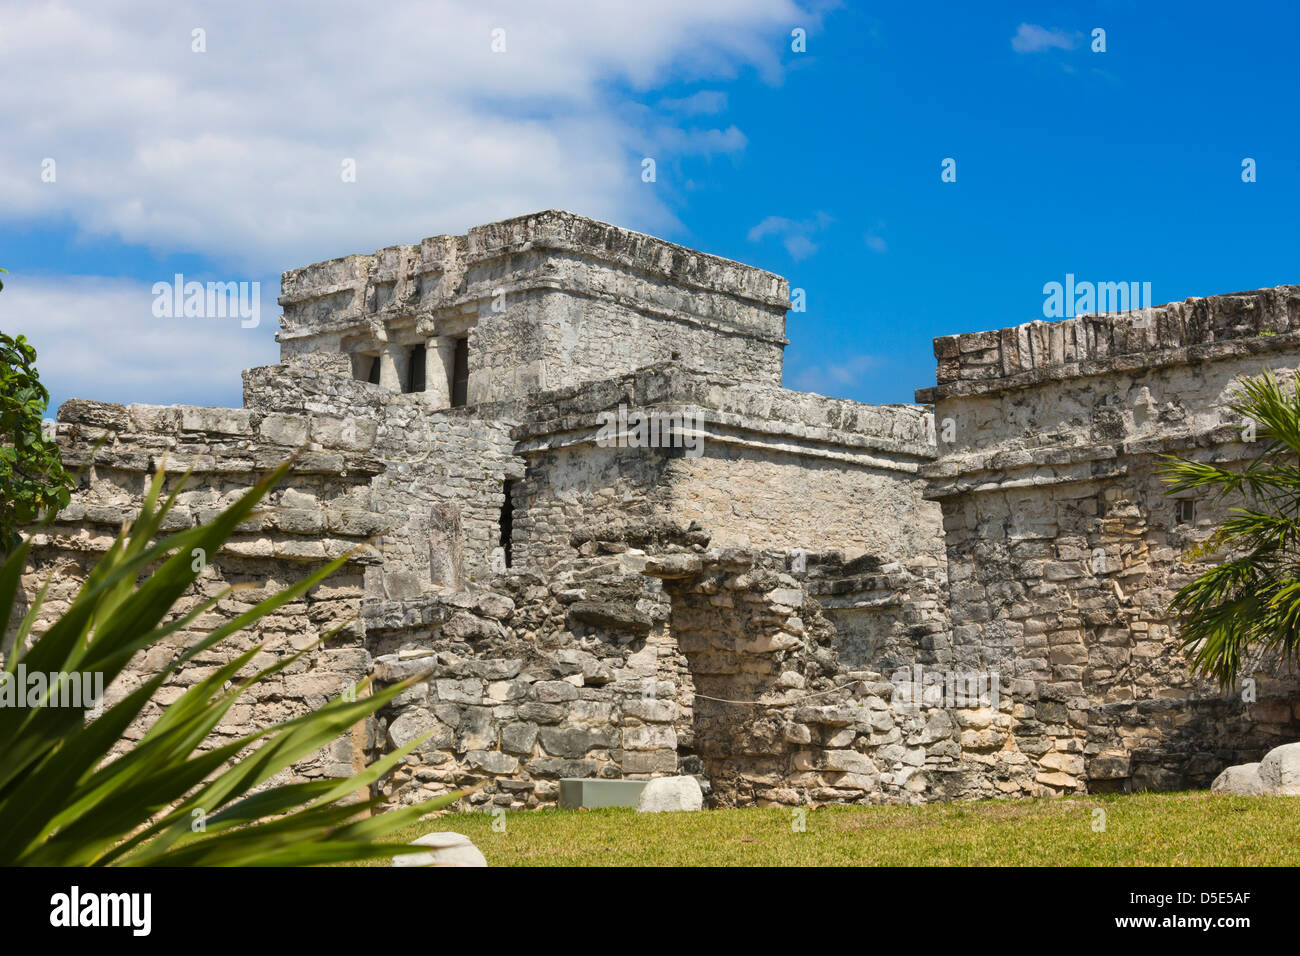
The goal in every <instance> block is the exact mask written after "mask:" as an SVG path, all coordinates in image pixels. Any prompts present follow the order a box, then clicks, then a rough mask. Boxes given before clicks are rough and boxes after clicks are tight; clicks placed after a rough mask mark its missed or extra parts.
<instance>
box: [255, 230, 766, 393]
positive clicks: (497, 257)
mask: <svg viewBox="0 0 1300 956" xmlns="http://www.w3.org/2000/svg"><path fill="white" fill-rule="evenodd" d="M282 291H283V294H282V296H281V298H280V303H281V305H283V306H284V317H283V320H282V322H281V331H280V333H279V340H280V343H281V355H282V358H283V359H284V360H286V361H288V360H291V359H293V358H295V357H298V356H301V355H305V354H309V353H312V352H331V353H346V354H349V355H362V356H364V357H365V359H366V362H365V364H366V367H367V368H368V363H369V360H370V358H371V357H374V356H384V357H385V358H384V361H383V363H382V365H383V376H384V382H383V384H384V386H385V387H386V388H387V389H388V390H390V391H400V390H401V380H402V376H403V374H404V372H403V368H404V364H403V363H404V362H405V361H406V358H405V356H407V354H408V350H409V349H410V348H411V347H412V346H416V345H422V344H423V345H426V346H427V347H428V352H427V355H428V359H427V361H428V365H427V368H428V370H429V371H428V375H427V380H428V387H429V389H430V392H431V394H437V395H438V398H437V399H436V401H437V403H438V404H440V405H447V404H450V401H449V400H448V398H447V393H446V390H445V378H446V372H445V370H444V369H445V364H446V362H447V361H448V352H447V349H448V348H449V347H452V346H453V345H454V340H455V339H456V338H461V337H468V348H469V352H468V357H469V379H468V402H469V404H476V403H481V402H486V401H501V400H509V399H517V398H520V397H522V396H523V395H525V394H526V393H527V392H528V391H531V390H536V389H539V388H541V389H547V388H550V389H553V388H558V387H562V386H565V385H570V384H574V383H577V382H582V381H590V380H593V379H599V378H605V377H607V376H609V375H611V374H618V373H620V372H625V371H631V370H632V369H635V368H638V367H640V366H643V365H647V364H651V363H653V362H658V361H664V360H669V359H674V358H676V359H678V360H682V361H687V362H690V363H692V364H695V365H698V366H700V367H704V368H713V369H719V370H724V371H727V372H729V373H731V374H734V375H737V376H740V377H742V378H745V379H748V380H751V381H757V382H763V383H767V384H771V385H779V384H780V381H781V365H782V353H783V350H784V347H785V344H786V340H785V311H786V309H787V308H788V304H789V302H788V300H789V288H788V286H787V284H786V282H785V280H784V279H782V278H781V277H779V276H776V275H773V274H772V273H769V272H764V271H762V270H760V269H754V268H752V267H750V266H744V265H741V264H739V263H736V262H731V261H729V260H726V259H720V258H718V257H716V256H710V255H706V254H704V253H700V252H696V251H694V250H690V249H685V248H683V247H681V246H677V245H673V244H672V243H668V242H664V241H662V240H659V239H655V238H652V237H650V236H646V235H642V234H641V233H635V232H631V231H629V230H626V229H620V228H618V227H616V226H612V225H609V224H607V223H601V222H596V221H594V220H591V219H586V218H583V217H581V216H575V215H573V214H571V213H566V212H559V211H554V210H552V211H547V212H542V213H536V214H534V215H530V216H521V217H519V218H516V219H510V220H506V221H504V222H498V223H491V224H489V225H485V226H479V227H476V228H474V229H471V230H469V232H468V233H467V235H465V236H437V237H433V238H430V239H425V240H423V241H422V242H421V243H419V244H416V245H409V246H392V247H389V248H386V249H381V250H379V251H378V252H376V253H375V254H374V255H370V256H347V257H345V258H342V259H334V260H330V261H328V262H322V263H316V264H314V265H311V266H306V267H304V268H301V269H294V270H291V271H289V272H286V273H284V276H283V278H282ZM440 350H441V351H440ZM453 350H454V349H453ZM438 363H443V364H442V365H440V364H438ZM354 374H360V363H359V364H358V365H357V366H356V367H354ZM361 377H364V376H361ZM440 378H441V380H442V384H441V385H440V384H439V381H440Z"/></svg>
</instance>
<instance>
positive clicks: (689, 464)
mask: <svg viewBox="0 0 1300 956" xmlns="http://www.w3.org/2000/svg"><path fill="white" fill-rule="evenodd" d="M620 406H622V407H625V408H627V409H628V410H629V411H632V412H638V413H644V414H647V415H656V416H665V417H666V416H673V415H677V416H686V420H687V421H689V422H690V423H691V424H690V425H689V426H688V429H687V430H688V431H689V432H690V435H689V440H684V441H682V442H681V443H680V444H679V445H677V446H676V447H636V446H635V443H634V442H628V444H629V445H630V446H631V447H609V445H608V438H607V437H606V438H604V439H602V437H601V433H602V425H601V423H602V419H601V417H600V416H601V415H602V414H604V413H611V414H612V413H614V412H616V411H617V410H618V408H619V407H620ZM513 435H514V437H515V439H516V440H517V442H518V444H517V447H516V451H517V453H518V454H519V455H520V456H521V457H522V458H523V459H524V460H525V461H526V462H527V463H528V466H527V470H526V473H525V476H524V480H523V481H522V482H521V483H520V485H519V486H518V487H517V489H516V501H515V514H516V518H515V529H516V530H515V551H516V554H517V556H518V558H519V560H520V561H521V562H523V563H525V564H527V565H528V566H531V567H535V568H544V567H546V566H547V564H548V562H554V561H556V560H558V559H559V558H561V557H563V556H564V555H565V553H566V547H567V543H568V539H569V538H570V536H571V535H572V534H573V532H574V531H575V530H576V529H577V528H580V527H582V526H584V525H586V524H587V523H589V522H592V521H596V520H598V519H602V518H603V520H605V521H607V522H619V521H623V520H633V521H636V520H641V519H645V518H651V517H659V518H665V519H672V520H679V521H692V520H693V521H697V522H698V523H699V524H700V525H701V526H703V527H704V528H706V529H707V530H708V532H709V533H710V534H711V535H712V537H713V540H714V543H715V544H717V545H721V546H735V547H751V546H753V547H764V548H766V547H772V548H792V547H806V548H816V549H818V550H829V549H834V548H839V549H843V550H845V551H847V552H849V553H851V554H855V555H856V554H863V553H866V552H868V551H871V552H873V553H888V554H891V555H893V556H895V558H897V559H899V560H903V561H907V562H911V561H914V560H917V559H921V560H923V561H924V562H925V563H928V564H929V566H931V567H935V566H937V565H938V563H939V561H940V559H941V556H942V547H941V542H940V513H939V509H938V508H936V507H935V506H934V505H933V504H932V503H930V502H928V501H926V500H925V499H924V498H923V497H922V494H921V492H922V485H921V482H920V481H919V480H918V478H917V469H918V468H919V466H920V465H921V464H922V463H924V462H928V461H929V460H930V459H931V458H932V457H933V447H934V446H933V436H932V435H931V434H930V420H929V417H928V416H927V415H926V414H925V412H924V410H923V409H921V408H920V407H918V406H913V405H890V406H866V405H860V404H858V403H856V402H846V401H842V400H837V399H828V398H823V397H822V396H820V395H811V394H806V393H799V392H790V391H786V390H784V389H779V388H771V387H765V386H757V385H752V384H744V383H742V382H740V381H737V380H736V379H734V378H730V377H726V376H721V375H718V374H716V373H708V372H702V371H699V370H693V369H687V368H683V367H681V366H680V365H677V364H675V363H664V364H659V365H655V366H650V367H648V368H644V369H640V370H638V371H636V372H634V373H631V374H629V375H625V376H619V377H617V378H610V379H606V380H603V381H600V382H592V383H587V384H584V385H579V386H572V387H570V388H566V389H562V390H557V391H555V392H544V393H539V394H538V395H536V396H534V398H533V399H532V400H531V401H530V402H529V404H528V407H527V408H526V409H525V411H524V412H523V415H522V418H521V423H520V425H518V426H517V427H516V428H515V429H514V432H513ZM602 442H604V444H602ZM693 452H697V453H693ZM880 516H888V517H887V518H885V519H884V520H878V519H879V517H880ZM922 556H926V557H924V558H922Z"/></svg>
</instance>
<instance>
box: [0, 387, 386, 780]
mask: <svg viewBox="0 0 1300 956" xmlns="http://www.w3.org/2000/svg"><path fill="white" fill-rule="evenodd" d="M340 427H341V425H340V422H338V421H337V420H331V419H325V418H320V417H312V416H295V415H284V414H274V413H271V414H262V413H258V412H253V411H249V410H243V409H211V408H196V407H193V406H184V405H182V406H171V407H159V406H151V405H130V406H125V407H124V406H122V405H115V404H109V403H102V402H87V401H81V400H72V401H69V402H66V403H64V405H63V406H62V407H61V408H60V409H59V421H58V424H57V426H56V436H57V439H58V441H59V445H60V449H61V452H62V455H63V460H64V463H65V465H66V466H67V467H68V468H69V469H70V470H72V471H73V472H75V473H77V474H78V475H79V479H78V487H77V490H76V492H75V493H74V495H73V498H72V501H71V503H70V504H69V505H68V507H66V508H64V509H63V510H62V511H61V512H60V513H59V514H58V516H57V517H56V519H55V521H54V522H53V523H52V524H50V525H48V526H46V527H43V528H42V529H40V530H39V531H37V532H36V533H34V534H33V535H32V543H31V558H30V563H29V566H28V568H27V570H26V572H25V573H24V576H23V592H24V594H25V595H27V596H28V600H30V599H31V597H32V596H33V595H35V594H36V592H37V591H38V590H39V589H40V587H41V586H42V584H44V583H45V582H46V581H49V582H50V588H49V591H48V593H47V596H46V599H45V601H44V603H43V604H42V606H41V609H40V611H39V614H38V617H37V619H36V623H35V626H34V629H33V630H34V633H35V634H37V635H39V634H41V633H43V632H44V631H45V629H46V628H48V627H49V626H50V625H51V624H52V623H53V622H54V621H55V620H57V618H58V616H59V615H60V614H61V613H62V612H63V611H64V610H66V608H67V606H68V604H69V603H70V602H71V600H72V599H73V598H74V597H75V595H76V593H77V591H78V589H79V588H80V587H81V585H82V583H83V582H84V581H85V579H86V577H87V575H88V574H89V572H90V569H91V568H92V567H93V566H94V564H95V562H96V561H97V560H98V558H99V557H100V556H101V555H102V554H103V553H104V552H105V551H106V550H107V549H108V548H109V547H110V546H111V544H112V542H113V540H114V539H115V538H116V536H117V534H118V533H119V531H120V530H121V527H122V525H123V523H124V522H128V521H131V520H133V519H134V517H135V516H136V515H137V514H138V510H139V503H140V498H141V495H142V494H143V492H144V490H145V488H146V487H147V486H148V484H149V481H150V480H151V478H152V476H153V475H154V474H155V473H156V472H157V471H158V470H159V469H160V468H165V469H166V471H167V472H168V474H169V475H170V477H169V478H168V480H167V485H166V488H165V491H164V494H167V493H170V492H171V491H172V490H173V489H174V488H175V486H176V485H177V483H178V482H180V481H181V480H182V477H183V475H184V473H185V472H186V470H187V469H192V475H191V479H190V481H189V483H188V484H187V485H186V486H185V490H183V491H181V493H180V495H179V497H178V499H177V501H176V504H175V507H173V509H172V510H171V512H170V513H169V514H168V516H167V519H166V521H165V522H164V524H163V528H162V530H163V531H164V532H170V531H177V530H181V529H183V528H186V527H192V526H193V525H194V524H196V523H198V522H202V521H207V520H211V519H212V518H213V517H215V516H216V515H217V514H218V513H219V512H220V511H221V510H223V509H224V508H225V507H226V506H228V505H229V504H231V503H233V502H234V501H235V500H236V499H237V498H238V497H239V496H240V495H242V494H243V493H244V492H246V491H247V490H248V488H249V487H250V486H251V485H253V484H254V483H255V482H256V481H257V480H258V479H260V478H261V477H262V475H263V474H265V473H266V472H267V471H269V470H271V469H272V468H274V467H276V466H277V465H279V464H281V463H282V462H284V461H285V460H286V459H288V458H289V457H290V455H291V454H293V452H294V449H295V447H297V446H305V445H307V443H308V442H309V441H314V443H315V444H314V446H313V448H314V450H305V451H301V452H300V454H299V456H298V457H297V459H296V460H295V462H294V465H293V468H292V470H291V471H290V474H289V476H288V478H287V479H286V481H285V483H284V484H283V485H282V486H281V487H279V488H277V489H276V490H275V491H273V492H272V493H271V494H270V495H269V496H268V497H267V498H266V499H265V500H264V505H263V507H262V508H261V509H259V510H260V511H261V512H262V513H261V514H260V516H258V517H252V518H249V519H248V520H247V521H245V522H243V524H241V525H240V526H239V528H238V529H237V531H236V533H235V534H234V535H233V536H232V537H231V539H230V541H229V542H228V543H227V545H226V546H225V547H224V548H222V549H221V551H220V552H219V553H218V554H214V555H208V556H205V557H206V568H205V569H204V571H203V573H202V574H201V575H200V577H199V579H198V581H197V582H196V584H195V586H194V587H193V588H192V589H191V590H190V592H189V593H187V594H186V595H185V597H184V598H183V599H182V600H181V601H180V602H178V604H177V606H176V608H175V609H174V612H173V613H174V615H175V616H177V617H179V616H182V615H184V614H185V613H187V612H188V611H190V610H191V609H192V608H194V607H195V606H196V605H197V604H199V603H200V602H202V601H203V600H206V599H208V598H211V597H214V596H216V595H219V594H221V593H222V592H223V591H224V590H225V589H226V588H227V587H229V586H230V585H244V586H247V589H245V590H240V591H238V592H236V593H233V594H231V595H229V596H227V597H226V598H224V599H223V600H222V601H221V602H220V603H219V604H218V605H217V606H216V607H214V608H213V609H212V610H211V611H210V612H208V613H206V614H204V615H201V616H200V617H198V618H196V619H195V621H194V622H193V623H192V624H191V625H190V626H189V627H187V628H185V629H183V630H181V631H178V632H177V633H176V634H175V635H173V636H172V637H170V638H168V639H166V640H164V641H161V642H159V643H158V644H156V645H154V646H153V647H151V648H149V649H148V650H147V651H145V652H141V653H140V654H138V655H137V656H136V657H135V658H134V659H133V660H132V661H131V663H130V664H129V665H128V667H127V668H126V670H125V671H124V672H123V673H122V674H121V675H120V676H119V678H118V679H117V680H116V681H114V683H113V684H112V685H111V686H110V687H108V688H107V689H106V692H105V705H106V706H111V705H112V704H114V703H116V702H117V701H119V700H121V699H122V698H123V697H125V696H126V695H128V694H129V693H131V692H132V691H134V690H135V689H136V688H138V687H139V686H140V685H141V684H142V683H143V682H144V681H145V680H146V679H148V678H149V677H151V676H153V674H155V673H156V672H157V671H158V669H159V668H160V667H161V666H163V664H165V663H166V662H167V661H169V660H170V659H172V658H173V657H174V656H175V655H176V654H177V653H178V652H179V650H180V649H181V648H183V647H186V646H188V645H190V644H192V643H193V642H194V641H195V640H197V639H198V638H199V637H200V636H201V635H203V634H206V633H208V631H210V630H211V629H212V628H214V627H216V626H217V625H218V624H220V623H223V622H225V621H227V620H229V619H231V618H232V617H235V616H237V615H239V614H241V613H243V612H244V611H246V610H248V609H249V608H251V607H252V606H253V605H254V604H256V603H257V602H258V601H259V600H261V599H263V598H265V597H268V596H269V595H270V594H272V593H274V592H275V591H278V590H280V589H281V588H283V587H284V586H285V585H287V584H290V583H292V582H293V581H295V580H297V579H299V578H301V577H305V576H307V575H308V574H310V573H311V572H312V570H314V569H315V568H316V567H319V566H320V565H321V564H323V563H324V562H326V561H328V560H331V559H333V558H335V557H337V556H339V555H341V554H344V553H347V552H349V551H353V550H354V549H355V554H354V556H353V557H352V558H351V559H350V560H349V561H348V562H347V563H346V564H345V565H344V566H343V567H342V568H341V569H339V570H338V571H337V572H336V573H334V574H333V575H332V576H331V577H330V578H329V579H328V580H326V581H325V582H323V583H321V584H320V585H318V586H317V587H315V588H313V589H312V590H311V591H309V592H308V593H307V594H306V595H304V596H303V597H301V598H298V599H297V600H295V601H292V602H290V603H288V604H286V605H284V606H283V607H281V608H280V609H278V610H277V611H276V612H275V613H274V614H271V615H268V616H267V617H265V618H263V619H262V620H261V621H260V622H258V624H257V625H256V627H254V628H250V629H249V630H247V631H245V632H242V633H240V634H237V635H234V636H232V637H231V638H229V639H227V640H226V641H224V642H223V643H221V644H220V645H218V646H217V647H214V648H212V649H210V650H209V651H207V652H205V653H203V654H201V655H199V656H198V657H196V658H195V660H194V661H193V662H191V663H190V664H188V665H186V666H185V667H183V668H181V669H180V670H179V671H178V672H177V673H176V674H174V675H173V676H172V677H171V678H169V680H168V681H167V683H166V684H165V685H164V686H163V688H162V689H161V690H160V692H159V693H158V695H157V696H156V698H155V699H154V700H153V701H152V702H151V703H150V704H149V705H148V707H146V709H145V710H144V712H143V713H142V715H141V717H140V719H138V720H137V721H136V722H135V723H133V724H132V725H131V727H130V728H129V729H128V730H127V732H126V734H125V737H124V739H123V741H122V742H121V744H120V745H119V748H118V749H119V751H120V750H121V749H122V748H123V747H125V746H127V745H128V744H130V743H131V742H133V741H135V740H138V739H139V738H140V737H141V736H142V735H143V733H144V731H145V730H146V729H147V728H148V726H149V725H150V724H151V723H152V722H153V721H154V720H155V719H156V718H157V716H158V715H159V714H160V713H161V709H162V708H163V707H165V706H166V705H168V704H170V703H171V702H172V701H174V700H176V699H177V698H178V697H180V695H181V694H182V693H183V692H184V690H185V689H186V688H187V687H189V686H191V685H192V684H193V683H194V682H195V681H197V680H201V679H203V678H204V677H206V676H208V675H209V674H211V672H212V671H213V669H214V668H216V667H218V666H220V665H222V664H225V663H227V662H228V661H229V660H231V659H232V658H233V657H234V656H236V655H237V654H239V653H242V652H244V651H246V650H248V649H249V648H251V647H253V646H255V645H258V644H261V645H262V647H263V649H262V651H261V652H260V653H258V654H257V655H256V656H255V657H254V658H253V660H252V662H251V663H250V664H249V665H248V668H247V673H241V675H240V676H241V677H247V676H250V675H251V674H252V673H253V672H254V671H256V670H258V669H261V668H263V667H266V666H267V665H268V664H269V663H270V662H271V661H273V660H275V659H277V658H281V657H284V656H287V655H289V654H292V653H295V652H297V651H300V650H302V649H304V648H307V647H309V646H311V645H313V644H315V643H316V642H317V641H318V640H319V639H320V638H322V637H324V636H325V635H326V634H328V633H329V632H330V631H333V630H335V629H337V628H339V627H344V626H345V625H347V624H348V622H349V621H350V620H353V619H355V618H357V617H358V616H359V614H360V611H361V603H362V598H363V595H364V593H365V585H364V575H365V573H366V569H367V568H369V567H373V566H374V565H375V564H376V562H377V561H378V560H379V556H378V554H377V553H376V552H375V551H374V550H373V549H372V548H369V547H367V546H366V545H365V542H366V541H367V539H369V538H370V537H371V536H373V535H375V534H377V533H379V532H381V531H383V530H385V529H386V528H387V520H386V518H385V517H384V516H383V515H382V514H380V513H379V512H377V510H376V509H375V507H374V501H373V495H372V493H371V490H370V485H369V483H370V480H371V479H372V478H373V477H374V476H375V475H376V474H378V473H379V471H380V470H381V468H382V466H381V464H380V463H379V462H378V461H377V460H376V459H374V458H372V457H370V456H368V455H365V454H363V453H360V452H358V451H356V450H355V449H353V448H351V447H341V446H340V445H338V444H337V443H336V442H334V441H333V439H334V438H335V437H336V436H337V435H338V434H339V431H340ZM11 623H12V622H11ZM368 669H369V655H368V653H367V651H366V649H365V646H364V642H363V640H362V633H361V630H360V627H359V626H358V625H357V624H356V623H353V624H352V625H349V626H347V627H345V629H344V630H343V631H342V633H341V634H339V635H338V637H337V638H336V639H334V640H332V641H331V642H329V643H328V644H326V645H324V646H321V647H319V648H317V649H315V650H312V651H311V652H310V653H309V654H307V655H305V656H304V657H303V658H302V659H301V660H299V661H298V662H296V663H294V664H292V665H290V666H289V667H288V668H286V669H285V670H284V671H282V672H281V673H280V674H277V675H275V676H274V677H272V678H271V679H269V680H267V681H265V682H263V683H261V684H259V685H258V686H257V687H256V688H254V689H252V690H251V691H250V693H249V694H248V695H247V696H246V697H245V698H244V699H243V700H242V701H241V702H240V703H239V704H237V705H236V706H235V707H233V708H231V710H230V713H229V714H228V716H227V717H226V718H225V719H224V720H223V721H222V723H221V724H220V725H219V726H218V727H217V728H216V730H215V731H214V733H213V735H212V737H211V738H210V739H209V741H208V744H209V745H220V744H224V743H228V742H229V741H231V740H233V739H235V738H237V737H239V736H242V735H244V734H247V733H249V732H251V731H252V730H254V729H256V728H258V727H264V726H266V725H267V724H268V723H271V722H273V721H277V720H285V719H288V718H290V717H293V716H296V715H298V714H301V713H305V712H306V711H307V710H309V709H311V708H313V707H318V706H320V705H321V704H323V703H324V702H325V701H326V700H327V699H329V698H333V697H337V696H338V695H339V694H341V693H343V692H344V690H345V689H347V688H348V687H349V686H350V685H352V684H354V683H355V682H356V681H358V680H360V679H362V678H364V677H365V676H366V674H367V672H368ZM362 743H363V742H362V741H361V740H360V739H359V738H358V739H356V740H354V739H353V738H352V737H344V738H341V739H340V740H339V741H336V742H335V744H334V745H333V746H331V747H330V748H327V749H326V750H325V751H323V752H321V753H320V754H317V755H316V756H314V757H312V758H309V759H307V760H305V761H303V762H302V763H301V764H299V765H298V767H297V768H296V770H297V773H298V775H299V776H300V777H315V776H339V775H345V774H349V773H351V772H352V771H353V770H354V769H355V760H356V759H357V758H358V757H359V756H360V754H361V753H362Z"/></svg>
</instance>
